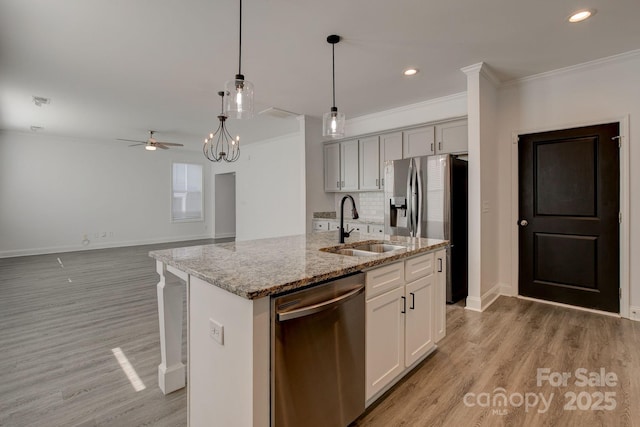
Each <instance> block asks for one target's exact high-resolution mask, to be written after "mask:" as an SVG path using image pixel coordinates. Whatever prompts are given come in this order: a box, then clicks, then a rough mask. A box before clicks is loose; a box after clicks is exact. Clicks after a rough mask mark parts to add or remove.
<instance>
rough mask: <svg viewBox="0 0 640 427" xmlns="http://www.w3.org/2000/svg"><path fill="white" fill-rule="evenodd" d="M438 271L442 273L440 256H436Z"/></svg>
mask: <svg viewBox="0 0 640 427" xmlns="http://www.w3.org/2000/svg"><path fill="white" fill-rule="evenodd" d="M438 263H439V265H438V273H442V258H438Z"/></svg>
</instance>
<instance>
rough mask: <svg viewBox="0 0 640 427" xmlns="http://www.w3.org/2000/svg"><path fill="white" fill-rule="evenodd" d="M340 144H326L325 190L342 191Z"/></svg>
mask: <svg viewBox="0 0 640 427" xmlns="http://www.w3.org/2000/svg"><path fill="white" fill-rule="evenodd" d="M341 180H342V177H341V176H340V144H339V143H334V144H326V145H325V146H324V191H340V182H341Z"/></svg>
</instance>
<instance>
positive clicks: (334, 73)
mask: <svg viewBox="0 0 640 427" xmlns="http://www.w3.org/2000/svg"><path fill="white" fill-rule="evenodd" d="M331 64H332V72H333V107H334V108H335V106H336V45H335V43H332V44H331Z"/></svg>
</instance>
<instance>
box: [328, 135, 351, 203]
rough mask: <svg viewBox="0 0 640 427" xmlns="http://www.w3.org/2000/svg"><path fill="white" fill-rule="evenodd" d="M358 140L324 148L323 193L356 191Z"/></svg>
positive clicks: (336, 143)
mask: <svg viewBox="0 0 640 427" xmlns="http://www.w3.org/2000/svg"><path fill="white" fill-rule="evenodd" d="M358 160H359V159H358V140H357V139H355V140H353V141H341V142H334V143H331V144H325V146H324V191H353V190H358Z"/></svg>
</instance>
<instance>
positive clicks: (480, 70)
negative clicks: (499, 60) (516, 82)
mask: <svg viewBox="0 0 640 427" xmlns="http://www.w3.org/2000/svg"><path fill="white" fill-rule="evenodd" d="M460 71H462V72H463V73H465V74H466V75H467V76H469V75H473V74H480V75H481V76H483V77H485V78H486V79H487V80H489V81H490V82H491V84H492V85H494V86H495V87H500V86H501V85H502V81H500V79H499V78H498V77H497V76H496V75H495V73H494V71H493V70H492V69H491V67H490V66H489V65H488V64H487V63H485V62H478V63H477V64H473V65H469V66H467V67H463V68H460Z"/></svg>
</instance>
